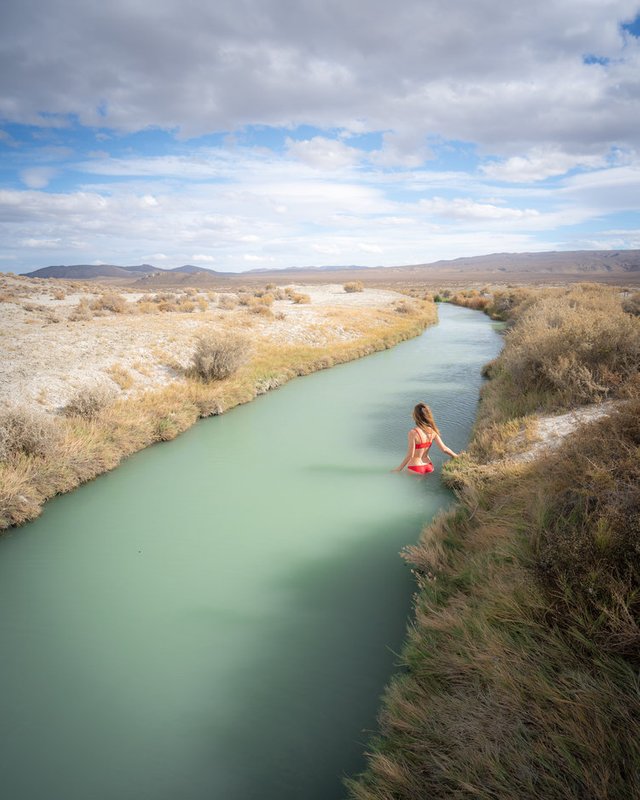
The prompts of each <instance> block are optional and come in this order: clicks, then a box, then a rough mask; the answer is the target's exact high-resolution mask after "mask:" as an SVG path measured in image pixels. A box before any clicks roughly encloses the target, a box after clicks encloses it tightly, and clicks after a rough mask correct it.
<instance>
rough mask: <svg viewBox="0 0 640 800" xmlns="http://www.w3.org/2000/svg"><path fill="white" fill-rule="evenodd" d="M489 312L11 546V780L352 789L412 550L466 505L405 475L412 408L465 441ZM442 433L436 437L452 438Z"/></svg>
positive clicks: (75, 790)
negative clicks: (402, 553)
mask: <svg viewBox="0 0 640 800" xmlns="http://www.w3.org/2000/svg"><path fill="white" fill-rule="evenodd" d="M500 346H501V342H500V337H499V335H498V333H497V332H496V330H495V329H494V326H493V325H492V324H491V322H490V321H489V320H488V319H487V317H486V316H484V315H482V314H480V313H478V312H472V311H469V310H467V309H462V308H457V307H454V306H447V305H441V306H440V323H439V324H438V325H437V326H434V327H432V328H429V329H427V330H426V331H425V332H424V333H423V334H422V335H421V336H419V337H417V338H416V339H412V340H410V341H408V342H405V343H403V344H401V345H399V346H397V347H395V348H393V349H392V350H388V351H385V352H382V353H378V354H375V355H372V356H369V357H367V358H364V359H361V360H359V361H355V362H352V363H349V364H344V365H342V366H338V367H334V368H332V369H331V370H327V371H324V372H319V373H315V374H313V375H309V376H307V377H304V378H298V379H296V380H295V381H292V382H290V383H289V384H287V385H286V386H284V387H283V388H281V389H279V390H278V391H275V392H271V393H269V394H267V395H265V396H263V397H260V398H258V399H257V400H255V401H254V402H252V403H250V404H248V405H246V406H242V407H239V408H237V409H235V410H233V411H230V412H228V413H227V414H225V415H223V416H220V417H215V418H211V419H208V420H203V421H201V422H199V423H198V424H197V425H196V426H194V427H193V428H191V429H190V430H189V431H187V432H186V433H185V434H183V435H182V436H181V437H179V438H178V439H176V440H175V441H173V442H170V443H167V444H161V445H156V446H153V447H151V448H149V449H147V450H145V451H143V452H140V453H138V454H136V455H135V456H133V457H131V458H130V459H128V460H127V461H126V462H125V463H123V464H122V465H121V466H120V467H118V469H116V470H114V471H113V472H111V473H108V474H106V475H104V476H102V477H100V478H98V479H97V480H95V481H93V482H92V483H90V484H86V485H85V486H82V487H80V488H79V489H77V490H76V491H74V492H73V493H71V494H68V495H65V496H62V497H58V498H56V499H54V500H53V501H51V502H49V503H48V504H47V506H46V507H45V510H44V513H43V514H42V516H41V517H40V518H39V519H38V520H36V521H34V522H32V523H30V524H28V525H26V526H24V527H22V528H20V529H17V530H13V531H11V532H9V533H8V534H7V535H5V536H4V537H3V538H2V539H0V637H1V639H0V648H1V649H0V690H1V692H2V703H1V711H0V793H1V794H2V796H3V797H6V798H8V799H9V798H11V800H88V798H91V800H129V799H130V800H147V799H148V800H176V798H180V800H333V799H334V798H336V799H337V798H342V797H344V795H345V791H344V789H343V787H342V784H341V779H342V777H343V776H345V775H350V774H353V773H355V772H357V771H359V770H360V769H362V768H363V766H364V764H363V757H362V753H363V750H364V748H365V744H366V741H367V738H368V734H369V731H371V730H372V729H374V728H375V724H376V723H375V716H376V711H377V707H378V699H379V696H380V693H381V691H382V689H383V687H384V685H385V683H386V682H387V681H388V679H389V677H390V676H391V674H392V673H393V672H394V669H395V668H396V664H397V660H398V659H397V656H396V655H395V654H396V653H397V652H398V651H399V650H400V647H401V643H402V640H403V638H404V634H405V624H406V619H407V616H408V614H409V610H410V600H411V594H412V588H413V587H412V580H411V576H410V574H409V571H408V569H407V567H406V566H405V565H404V563H403V562H402V561H401V559H400V558H399V557H398V551H399V550H400V549H401V548H402V547H403V546H404V545H405V544H408V543H412V542H414V541H415V540H416V539H417V537H418V535H419V532H420V529H421V527H422V526H423V524H424V523H425V522H427V521H428V520H429V519H430V518H431V517H432V516H433V514H434V513H435V512H436V511H437V510H438V509H439V508H441V507H443V506H446V505H447V504H448V503H449V502H450V501H451V495H450V493H449V492H448V491H446V490H445V489H444V488H443V487H442V485H441V483H440V479H439V471H440V470H439V465H440V464H441V463H442V460H443V459H442V458H441V457H440V456H442V454H441V453H440V452H439V451H437V452H435V453H434V454H433V460H434V461H435V462H436V464H437V468H436V472H435V473H434V474H433V475H430V476H426V477H418V476H415V475H413V474H409V473H406V472H405V473H403V474H400V475H399V474H391V473H390V472H389V470H390V469H391V468H392V467H394V466H396V465H397V464H399V463H400V461H401V460H402V457H403V455H404V448H405V444H406V435H407V431H408V429H409V428H410V427H411V426H412V421H411V418H410V412H411V409H412V407H413V405H414V404H415V403H416V402H418V401H420V400H424V401H425V402H428V403H429V404H430V405H431V406H432V408H433V409H434V412H435V415H436V420H437V421H438V423H439V425H440V428H441V432H442V436H443V439H444V441H445V442H446V443H447V444H448V445H449V446H450V447H452V448H453V449H458V448H463V447H464V446H465V444H466V442H467V441H468V437H469V433H470V429H471V425H472V422H473V418H474V416H475V412H476V407H477V398H478V390H479V386H480V383H481V378H480V367H481V365H482V364H483V363H485V362H486V361H488V360H490V359H491V358H493V357H495V356H496V355H497V353H498V352H499V349H500ZM434 450H436V448H435V447H434Z"/></svg>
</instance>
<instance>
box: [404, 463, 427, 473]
mask: <svg viewBox="0 0 640 800" xmlns="http://www.w3.org/2000/svg"><path fill="white" fill-rule="evenodd" d="M407 469H410V470H411V471H412V472H417V473H418V474H419V475H425V474H426V473H427V472H433V464H416V466H414V467H407Z"/></svg>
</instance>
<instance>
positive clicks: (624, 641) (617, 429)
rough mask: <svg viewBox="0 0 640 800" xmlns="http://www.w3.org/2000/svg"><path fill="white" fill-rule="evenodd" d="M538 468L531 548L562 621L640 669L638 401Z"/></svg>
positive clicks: (589, 428)
mask: <svg viewBox="0 0 640 800" xmlns="http://www.w3.org/2000/svg"><path fill="white" fill-rule="evenodd" d="M603 442H606V447H603V446H602V444H603ZM541 466H542V469H541V470H540V471H539V473H540V481H541V486H540V493H539V494H540V497H541V498H543V499H541V500H540V502H541V504H542V509H541V510H538V513H537V514H536V516H537V517H538V526H537V530H536V531H535V535H534V537H533V539H532V547H533V551H534V554H535V556H534V558H535V566H536V569H537V573H538V576H539V577H540V579H541V581H542V583H543V584H544V585H545V586H546V587H547V589H548V591H549V593H550V595H551V598H552V601H553V607H554V608H555V610H556V616H557V620H558V621H559V623H560V624H564V625H567V626H570V627H575V628H577V629H579V630H580V631H581V633H582V634H583V635H584V636H585V637H586V639H587V640H588V641H590V642H594V643H598V644H599V645H600V646H602V647H603V648H605V649H606V650H607V651H610V652H614V653H619V654H621V655H624V656H626V657H628V658H631V659H632V660H633V661H634V662H635V663H637V664H640V401H639V400H634V401H631V402H630V403H628V404H626V405H625V406H624V407H623V408H621V410H620V411H619V412H618V413H615V414H613V415H612V416H610V417H605V418H603V419H601V420H599V421H598V422H596V423H594V424H592V425H589V426H584V427H583V428H582V429H581V430H579V431H578V432H576V433H575V434H574V435H573V436H572V437H570V438H569V439H568V440H567V441H566V442H565V443H564V444H563V446H562V447H561V448H560V449H558V450H557V451H556V452H555V453H553V454H552V455H550V456H548V457H547V458H546V460H545V462H544V463H543V464H542V465H541Z"/></svg>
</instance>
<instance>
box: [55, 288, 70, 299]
mask: <svg viewBox="0 0 640 800" xmlns="http://www.w3.org/2000/svg"><path fill="white" fill-rule="evenodd" d="M66 296H67V293H66V292H65V291H64V289H54V290H53V292H51V297H52V298H53V299H54V300H64V298H65V297H66Z"/></svg>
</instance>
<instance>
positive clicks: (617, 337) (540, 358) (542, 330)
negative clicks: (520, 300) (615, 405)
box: [500, 289, 640, 406]
mask: <svg viewBox="0 0 640 800" xmlns="http://www.w3.org/2000/svg"><path fill="white" fill-rule="evenodd" d="M500 366H501V368H502V370H504V371H505V372H506V373H507V374H508V375H509V376H510V380H511V382H512V384H513V388H514V390H516V391H519V392H521V393H527V392H547V393H551V394H552V395H553V396H554V397H556V398H557V400H558V401H559V402H560V403H561V404H564V405H568V406H570V405H575V404H578V403H585V402H591V401H595V400H598V399H600V398H602V397H605V396H606V395H608V394H609V393H610V392H613V391H615V390H616V389H617V388H619V387H620V386H621V384H623V383H624V382H625V381H626V380H627V379H628V378H630V377H631V376H633V375H635V374H637V372H638V368H639V367H640V320H638V319H635V318H633V317H631V316H629V315H627V314H625V313H624V312H623V311H622V309H621V307H620V304H619V303H618V302H617V301H616V300H614V298H613V296H612V295H610V294H609V295H603V292H602V289H600V290H599V291H598V293H597V294H594V293H589V292H581V291H580V290H570V291H568V292H566V293H565V294H563V295H559V296H556V297H543V298H540V299H539V300H538V301H536V302H533V303H532V304H531V305H529V307H528V308H527V309H526V310H525V311H524V312H521V313H519V315H518V319H517V323H516V325H515V327H513V329H512V330H511V331H510V332H509V333H508V334H507V336H506V344H505V348H504V351H503V354H502V356H501V358H500Z"/></svg>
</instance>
